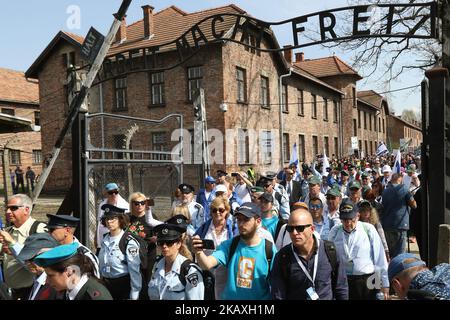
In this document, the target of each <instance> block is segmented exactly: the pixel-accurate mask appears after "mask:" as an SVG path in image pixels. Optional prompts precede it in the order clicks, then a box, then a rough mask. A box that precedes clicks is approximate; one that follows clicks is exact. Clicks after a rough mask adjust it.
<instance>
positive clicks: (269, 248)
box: [264, 239, 273, 278]
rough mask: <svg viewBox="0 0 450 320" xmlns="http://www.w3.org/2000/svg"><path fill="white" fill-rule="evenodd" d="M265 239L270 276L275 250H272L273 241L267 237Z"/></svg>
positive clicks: (268, 273)
mask: <svg viewBox="0 0 450 320" xmlns="http://www.w3.org/2000/svg"><path fill="white" fill-rule="evenodd" d="M264 241H265V250H266V259H267V278H269V276H270V265H271V263H272V258H273V251H272V246H273V243H272V242H270V241H269V240H267V239H264Z"/></svg>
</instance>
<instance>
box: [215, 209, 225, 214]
mask: <svg viewBox="0 0 450 320" xmlns="http://www.w3.org/2000/svg"><path fill="white" fill-rule="evenodd" d="M212 212H213V213H217V212H220V213H224V212H225V208H213V209H212Z"/></svg>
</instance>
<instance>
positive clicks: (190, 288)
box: [148, 254, 205, 300]
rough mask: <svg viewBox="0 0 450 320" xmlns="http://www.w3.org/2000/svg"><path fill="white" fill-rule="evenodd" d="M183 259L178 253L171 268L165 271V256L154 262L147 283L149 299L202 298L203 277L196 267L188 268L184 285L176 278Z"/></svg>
mask: <svg viewBox="0 0 450 320" xmlns="http://www.w3.org/2000/svg"><path fill="white" fill-rule="evenodd" d="M185 260H187V259H186V258H185V257H184V256H182V255H181V254H178V255H177V257H176V258H175V261H174V262H173V265H172V269H171V270H170V271H169V272H167V273H166V271H165V269H164V264H165V258H162V259H161V260H160V261H158V263H157V264H155V267H154V268H153V273H152V274H153V275H152V278H151V280H150V282H149V284H148V296H149V297H150V300H203V298H204V291H205V290H204V284H203V277H202V274H201V273H200V271H199V270H197V268H195V267H191V268H190V269H189V272H188V274H187V276H186V286H184V285H183V284H182V283H181V282H180V279H179V278H178V275H179V274H180V269H181V265H182V263H183V262H184V261H185Z"/></svg>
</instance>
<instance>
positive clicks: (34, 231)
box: [29, 220, 47, 235]
mask: <svg viewBox="0 0 450 320" xmlns="http://www.w3.org/2000/svg"><path fill="white" fill-rule="evenodd" d="M41 223H42V224H44V225H46V226H47V224H46V223H45V222H42V221H38V220H36V221H34V222H33V224H32V225H31V228H30V233H29V235H32V234H35V233H36V232H37V228H38V227H39V225H40V224H41Z"/></svg>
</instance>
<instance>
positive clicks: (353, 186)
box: [348, 180, 361, 189]
mask: <svg viewBox="0 0 450 320" xmlns="http://www.w3.org/2000/svg"><path fill="white" fill-rule="evenodd" d="M348 188H349V189H361V184H360V183H359V181H357V180H353V181H352V182H351V183H350V185H349V186H348Z"/></svg>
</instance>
